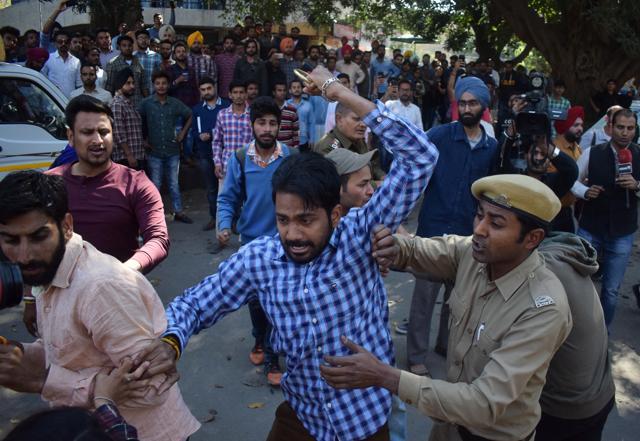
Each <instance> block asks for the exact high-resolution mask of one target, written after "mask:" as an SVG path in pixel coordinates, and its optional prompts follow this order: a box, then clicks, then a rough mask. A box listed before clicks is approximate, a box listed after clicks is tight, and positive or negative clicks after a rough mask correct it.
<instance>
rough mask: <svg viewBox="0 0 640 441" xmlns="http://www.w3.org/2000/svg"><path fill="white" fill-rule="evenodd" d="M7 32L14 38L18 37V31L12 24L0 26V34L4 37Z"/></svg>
mask: <svg viewBox="0 0 640 441" xmlns="http://www.w3.org/2000/svg"><path fill="white" fill-rule="evenodd" d="M7 34H11V35H13V36H14V37H16V38H20V31H19V30H18V29H16V28H14V27H13V26H3V27H1V28H0V35H2V36H3V37H4V36H5V35H7Z"/></svg>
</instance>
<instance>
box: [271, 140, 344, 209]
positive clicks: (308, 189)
mask: <svg viewBox="0 0 640 441" xmlns="http://www.w3.org/2000/svg"><path fill="white" fill-rule="evenodd" d="M278 193H288V194H292V195H295V196H298V197H300V199H302V201H303V203H304V207H305V209H307V210H308V209H313V208H322V209H324V210H325V211H326V212H327V215H328V216H330V215H331V210H333V209H334V208H335V206H336V205H338V204H339V203H340V175H338V170H337V169H336V165H335V164H334V163H333V161H331V160H330V159H327V158H325V157H324V156H322V155H321V154H319V153H315V152H305V153H301V154H299V155H290V156H288V157H286V158H285V159H284V161H282V163H281V164H280V166H279V167H278V168H277V169H276V171H275V173H274V174H273V177H272V178H271V196H272V198H273V201H274V202H275V200H276V194H278Z"/></svg>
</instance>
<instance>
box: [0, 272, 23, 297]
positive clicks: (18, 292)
mask: <svg viewBox="0 0 640 441" xmlns="http://www.w3.org/2000/svg"><path fill="white" fill-rule="evenodd" d="M22 290H23V286H22V273H21V272H20V268H19V267H18V265H14V264H12V263H9V262H3V261H0V309H5V308H10V307H12V306H16V305H18V304H19V303H20V302H21V301H22Z"/></svg>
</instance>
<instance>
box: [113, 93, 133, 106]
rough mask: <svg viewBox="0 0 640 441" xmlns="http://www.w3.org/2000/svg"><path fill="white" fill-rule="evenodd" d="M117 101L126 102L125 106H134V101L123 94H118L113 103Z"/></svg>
mask: <svg viewBox="0 0 640 441" xmlns="http://www.w3.org/2000/svg"><path fill="white" fill-rule="evenodd" d="M116 100H117V101H124V103H125V104H127V105H129V106H131V105H132V101H131V99H129V98H127V97H126V96H124V95H123V94H121V93H116V96H114V97H113V102H114V103H115V102H116Z"/></svg>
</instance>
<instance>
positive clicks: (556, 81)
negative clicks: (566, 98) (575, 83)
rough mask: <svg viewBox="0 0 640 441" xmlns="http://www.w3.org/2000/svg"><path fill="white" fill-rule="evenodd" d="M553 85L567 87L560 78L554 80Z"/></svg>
mask: <svg viewBox="0 0 640 441" xmlns="http://www.w3.org/2000/svg"><path fill="white" fill-rule="evenodd" d="M553 87H564V88H565V89H566V88H567V85H566V84H565V82H564V80H561V79H559V78H558V79H557V80H555V81H554V82H553Z"/></svg>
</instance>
